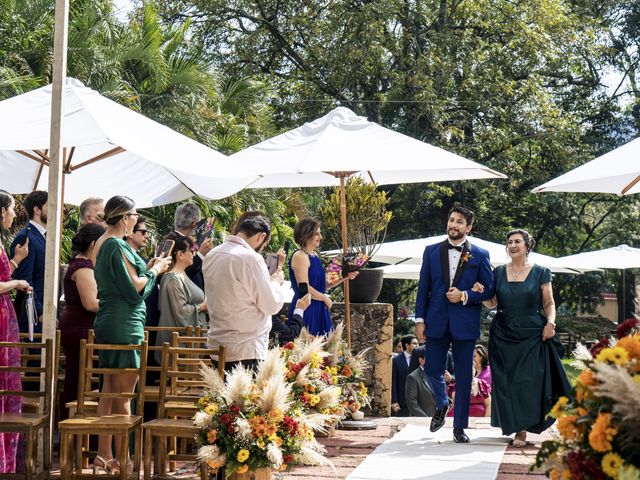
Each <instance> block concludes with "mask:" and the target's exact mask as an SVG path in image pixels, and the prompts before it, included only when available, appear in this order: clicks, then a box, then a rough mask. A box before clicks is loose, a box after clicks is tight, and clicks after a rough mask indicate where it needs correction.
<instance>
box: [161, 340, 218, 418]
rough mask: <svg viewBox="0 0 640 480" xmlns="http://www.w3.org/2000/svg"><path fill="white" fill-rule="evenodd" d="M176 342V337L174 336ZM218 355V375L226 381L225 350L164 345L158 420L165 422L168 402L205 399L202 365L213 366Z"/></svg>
mask: <svg viewBox="0 0 640 480" xmlns="http://www.w3.org/2000/svg"><path fill="white" fill-rule="evenodd" d="M174 338H175V336H174ZM211 355H217V356H218V358H219V361H218V373H219V374H220V376H221V378H222V379H224V355H225V351H224V347H223V346H221V347H219V348H215V349H214V348H203V347H195V348H194V347H180V346H177V347H171V346H169V343H167V342H165V343H164V344H163V345H162V373H161V375H160V392H159V398H158V418H165V404H166V402H171V401H179V402H193V403H194V404H195V402H196V401H197V400H198V398H200V397H201V396H202V393H203V390H204V387H205V386H206V383H205V382H204V380H203V379H202V375H201V374H200V363H204V364H205V365H211Z"/></svg>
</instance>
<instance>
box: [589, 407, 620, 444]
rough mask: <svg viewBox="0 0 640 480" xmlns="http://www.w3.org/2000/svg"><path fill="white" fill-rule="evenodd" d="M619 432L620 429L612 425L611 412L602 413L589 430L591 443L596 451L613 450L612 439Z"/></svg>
mask: <svg viewBox="0 0 640 480" xmlns="http://www.w3.org/2000/svg"><path fill="white" fill-rule="evenodd" d="M617 433H618V429H616V428H615V427H612V426H611V414H610V413H600V414H598V418H596V421H595V422H594V423H593V427H592V428H591V432H589V445H591V448H593V449H594V450H595V451H596V452H609V451H611V441H612V440H613V437H615V436H616V434H617Z"/></svg>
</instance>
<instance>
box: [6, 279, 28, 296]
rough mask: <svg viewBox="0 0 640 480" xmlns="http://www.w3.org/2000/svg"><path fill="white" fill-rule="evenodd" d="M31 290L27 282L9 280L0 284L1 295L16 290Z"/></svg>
mask: <svg viewBox="0 0 640 480" xmlns="http://www.w3.org/2000/svg"><path fill="white" fill-rule="evenodd" d="M16 288H17V289H18V290H29V288H30V287H29V284H28V283H27V282H26V281H25V280H9V281H8V282H0V293H6V292H10V291H11V290H14V289H16Z"/></svg>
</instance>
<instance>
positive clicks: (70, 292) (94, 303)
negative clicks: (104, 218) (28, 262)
mask: <svg viewBox="0 0 640 480" xmlns="http://www.w3.org/2000/svg"><path fill="white" fill-rule="evenodd" d="M105 230H106V228H105V227H103V226H102V225H100V224H97V223H87V224H86V225H83V226H82V227H80V230H79V231H78V233H76V234H75V235H74V237H73V239H72V240H71V245H72V248H73V252H74V256H73V258H72V259H71V261H70V262H69V267H68V268H67V271H66V273H65V275H64V280H63V285H64V298H65V301H66V303H65V307H64V313H63V314H62V318H61V319H60V344H61V345H62V348H63V349H64V353H65V376H64V390H63V392H62V395H60V416H61V418H60V419H61V420H64V419H65V418H66V415H67V408H66V405H67V403H68V402H73V401H74V400H76V399H77V398H78V375H79V369H80V368H79V366H80V340H82V339H86V338H88V336H89V330H91V329H92V328H93V320H94V318H95V316H96V312H97V311H98V286H97V285H96V279H95V277H94V276H93V263H92V262H91V256H92V253H93V247H94V246H95V244H96V241H97V240H98V239H99V238H100V237H101V236H102V235H103V234H104V232H105Z"/></svg>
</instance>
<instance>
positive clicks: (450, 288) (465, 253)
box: [416, 206, 494, 443]
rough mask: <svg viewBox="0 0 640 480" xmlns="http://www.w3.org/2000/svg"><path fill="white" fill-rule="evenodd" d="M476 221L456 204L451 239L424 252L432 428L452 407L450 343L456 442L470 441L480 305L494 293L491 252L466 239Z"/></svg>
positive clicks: (419, 305) (422, 289) (421, 306)
mask: <svg viewBox="0 0 640 480" xmlns="http://www.w3.org/2000/svg"><path fill="white" fill-rule="evenodd" d="M473 220H474V213H473V212H472V211H471V210H469V209H467V208H465V207H460V206H455V207H453V208H452V209H451V210H450V211H449V219H448V221H447V237H448V238H447V239H446V240H445V241H444V242H441V243H438V244H435V245H429V246H428V247H427V248H426V249H425V251H424V255H423V258H422V269H421V270H420V283H419V284H418V295H417V298H416V323H419V322H424V324H425V329H424V332H425V337H426V339H427V340H426V355H427V363H426V367H425V373H426V374H427V382H428V383H429V386H430V387H431V391H432V392H433V394H434V397H435V401H436V412H435V414H434V415H433V417H432V419H431V427H430V429H431V431H432V432H435V431H437V430H439V429H440V428H441V427H442V426H443V425H444V422H445V418H446V416H447V413H448V411H449V409H450V405H449V399H448V398H447V394H446V391H445V386H446V384H445V381H444V378H443V374H444V371H445V367H446V362H447V351H448V350H449V346H450V345H451V347H452V353H453V362H454V364H455V366H456V394H455V407H454V415H453V438H454V440H455V441H456V442H457V443H468V442H469V437H468V436H467V435H466V434H465V433H464V429H465V428H467V427H468V422H469V402H470V400H471V381H472V378H473V370H472V366H473V352H474V347H475V344H476V340H477V339H478V338H480V311H481V304H482V301H483V300H487V299H489V298H492V297H493V295H494V281H493V272H492V270H491V264H490V262H489V252H487V251H486V250H484V249H482V248H479V247H477V246H475V245H473V244H472V243H471V242H470V241H469V240H468V239H467V235H468V234H469V232H470V231H471V227H472V226H473ZM475 282H480V283H481V284H482V285H484V286H485V289H484V292H483V293H477V292H473V291H472V290H471V288H472V287H473V285H474V283H475Z"/></svg>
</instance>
